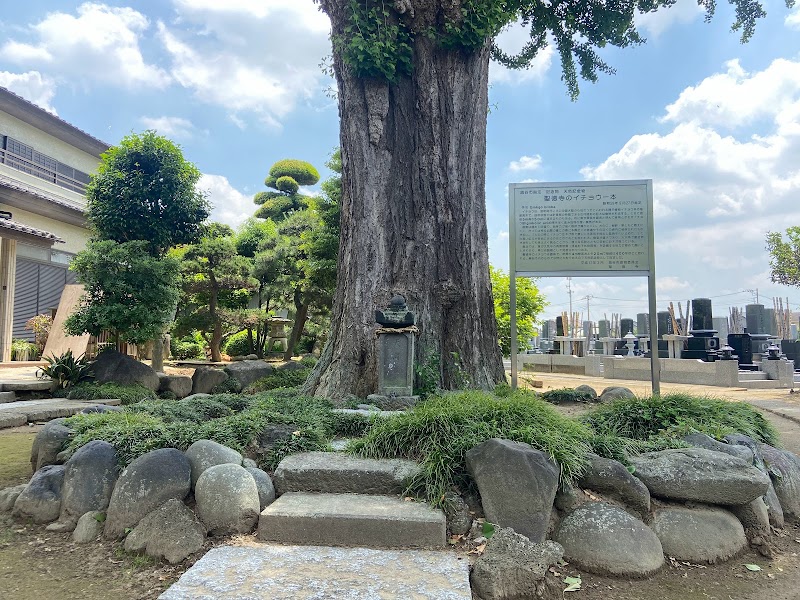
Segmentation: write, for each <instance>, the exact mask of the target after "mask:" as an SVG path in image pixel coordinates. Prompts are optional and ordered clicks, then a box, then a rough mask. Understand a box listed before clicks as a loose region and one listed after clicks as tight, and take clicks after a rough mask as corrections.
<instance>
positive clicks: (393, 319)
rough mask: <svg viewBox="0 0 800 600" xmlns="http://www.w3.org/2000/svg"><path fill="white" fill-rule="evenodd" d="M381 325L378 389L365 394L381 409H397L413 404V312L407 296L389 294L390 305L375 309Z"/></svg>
mask: <svg viewBox="0 0 800 600" xmlns="http://www.w3.org/2000/svg"><path fill="white" fill-rule="evenodd" d="M375 321H376V322H377V323H378V325H380V329H378V331H377V335H378V391H377V392H376V393H375V394H370V395H369V396H367V400H368V402H370V403H371V404H374V405H375V406H377V407H378V408H380V409H382V410H398V409H403V408H408V407H410V406H413V405H414V404H416V403H417V400H419V396H414V334H415V333H416V327H415V326H414V322H415V317H414V313H412V312H411V311H409V310H408V307H407V306H406V299H405V298H403V297H402V296H400V295H397V296H395V297H394V298H392V300H391V302H390V303H389V307H388V308H386V309H384V310H376V311H375Z"/></svg>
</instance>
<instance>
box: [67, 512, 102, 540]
mask: <svg viewBox="0 0 800 600" xmlns="http://www.w3.org/2000/svg"><path fill="white" fill-rule="evenodd" d="M104 516H105V515H104V514H103V513H102V512H101V511H99V510H93V511H90V512H87V513H86V514H84V515H81V517H80V518H79V519H78V523H77V525H75V530H74V531H73V532H72V541H73V542H75V543H76V544H88V543H90V542H93V541H95V540H96V539H97V538H98V537H99V536H100V534H101V533H103V521H104Z"/></svg>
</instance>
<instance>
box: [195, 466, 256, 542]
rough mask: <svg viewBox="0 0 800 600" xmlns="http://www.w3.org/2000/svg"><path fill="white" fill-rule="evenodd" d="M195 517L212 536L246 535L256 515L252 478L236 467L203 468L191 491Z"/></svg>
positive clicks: (241, 468)
mask: <svg viewBox="0 0 800 600" xmlns="http://www.w3.org/2000/svg"><path fill="white" fill-rule="evenodd" d="M194 499H195V501H196V502H197V516H198V517H200V520H201V521H202V522H203V524H204V525H205V526H206V528H207V529H208V530H209V532H211V533H212V534H214V535H229V534H235V533H249V532H250V531H252V530H253V527H255V525H256V522H257V521H258V515H259V514H260V512H261V511H260V506H261V504H260V501H259V497H258V487H257V486H256V482H255V479H253V476H252V475H251V474H250V473H248V471H247V470H246V469H245V468H244V467H241V466H240V465H232V464H226V465H217V466H215V467H211V468H209V469H206V470H205V471H204V472H203V474H202V475H201V476H200V479H198V480H197V485H196V486H195V490H194Z"/></svg>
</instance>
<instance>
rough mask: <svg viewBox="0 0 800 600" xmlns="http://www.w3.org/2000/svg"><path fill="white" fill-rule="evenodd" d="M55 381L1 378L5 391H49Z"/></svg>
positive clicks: (1, 387)
mask: <svg viewBox="0 0 800 600" xmlns="http://www.w3.org/2000/svg"><path fill="white" fill-rule="evenodd" d="M52 386H53V382H52V381H50V380H49V379H18V380H15V381H12V380H0V391H3V392H49V391H50V388H51V387H52Z"/></svg>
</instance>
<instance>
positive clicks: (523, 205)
mask: <svg viewBox="0 0 800 600" xmlns="http://www.w3.org/2000/svg"><path fill="white" fill-rule="evenodd" d="M508 198H509V250H510V253H509V263H510V265H509V271H510V286H509V287H510V302H511V307H510V308H511V314H510V317H511V385H512V386H513V387H514V388H516V387H517V375H518V370H517V359H518V357H517V351H518V343H517V290H516V278H517V277H593V276H603V277H642V276H646V277H647V278H648V296H649V310H650V317H649V327H650V361H651V362H650V372H651V380H652V385H653V394H659V393H660V364H659V361H658V342H657V319H656V292H655V272H656V270H655V251H654V250H655V245H654V239H653V238H654V236H653V181H652V180H651V179H645V180H630V181H581V182H567V183H563V182H559V183H553V182H549V183H548V182H544V183H542V182H536V183H512V184H511V185H510V186H509V193H508ZM571 317H572V315H570V318H571Z"/></svg>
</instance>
